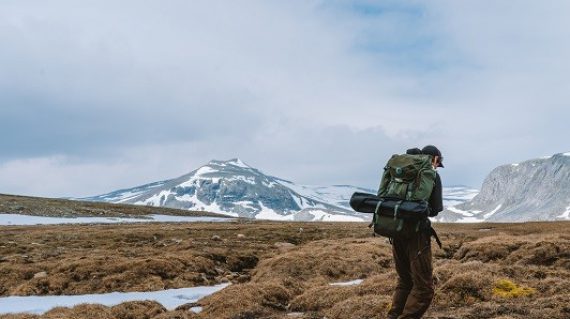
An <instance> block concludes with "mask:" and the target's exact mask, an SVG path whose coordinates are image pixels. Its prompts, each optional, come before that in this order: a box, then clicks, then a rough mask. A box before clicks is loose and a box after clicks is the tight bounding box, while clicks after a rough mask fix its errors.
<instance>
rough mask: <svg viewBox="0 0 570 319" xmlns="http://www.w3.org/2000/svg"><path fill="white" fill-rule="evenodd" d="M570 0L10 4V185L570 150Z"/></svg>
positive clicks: (310, 178) (347, 168)
mask: <svg viewBox="0 0 570 319" xmlns="http://www.w3.org/2000/svg"><path fill="white" fill-rule="evenodd" d="M569 12H570V1H565V0H561V1H517V2H516V3H515V2H513V1H496V0H494V1H480V0H477V1H452V0H450V1H400V0H398V1H372V0H371V1H331V0H323V1H309V0H302V1H292V0H281V1H271V0H260V1H229V0H228V1H215V0H206V1H188V0H181V1H178V0H169V1H158V0H156V1H144V0H136V1H130V0H122V1H104V0H95V1H89V0H83V1H75V0H60V1H58V0H53V1H43V0H38V1H28V0H3V1H1V2H0V44H1V46H2V49H1V50H0V134H1V136H2V138H1V141H2V144H1V149H0V193H12V194H23V195H38V196H56V197H63V196H87V195H96V194H100V193H105V192H108V191H112V190H115V189H119V188H124V187H130V186H135V185H139V184H143V183H147V182H152V181H156V180H162V179H166V178H173V177H177V176H179V175H182V174H185V173H187V172H189V171H191V170H193V169H196V168H198V167H199V166H201V165H203V164H205V163H207V162H208V161H209V160H211V159H222V160H223V159H230V158H233V157H239V158H241V159H242V160H243V161H245V162H246V163H248V164H250V165H251V166H254V167H257V168H259V169H260V170H262V171H264V172H265V173H267V174H271V175H274V176H278V177H281V178H286V179H289V180H292V181H294V182H297V183H303V184H323V185H327V184H353V185H357V186H364V187H371V188H375V187H377V183H378V180H379V176H380V173H381V169H382V167H383V166H384V164H385V162H386V160H387V159H388V157H389V156H390V155H391V154H393V153H398V152H403V151H405V149H407V148H409V147H413V146H419V147H421V146H424V145H425V144H435V145H437V146H438V147H439V148H440V149H441V151H442V152H443V155H444V158H445V160H444V163H445V164H446V168H444V169H442V170H441V171H440V173H441V175H442V179H443V182H444V185H454V184H465V185H469V186H473V187H476V188H479V187H480V186H481V183H482V181H483V179H484V178H485V176H486V174H487V173H488V172H489V171H490V170H491V169H493V168H494V167H496V166H498V165H501V164H505V163H512V162H518V161H522V160H525V159H530V158H536V157H540V156H544V155H552V154H554V153H560V152H566V151H570V142H569V136H570V128H569V127H570V126H569V125H568V122H569V120H570V105H569V104H570V58H569V57H570V41H569V39H570V19H568V16H569Z"/></svg>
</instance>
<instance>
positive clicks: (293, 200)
mask: <svg viewBox="0 0 570 319" xmlns="http://www.w3.org/2000/svg"><path fill="white" fill-rule="evenodd" d="M356 191H360V192H373V191H371V190H368V189H363V188H358V187H354V186H348V185H335V186H328V187H322V186H314V187H313V186H304V185H297V184H294V183H292V182H290V181H287V180H283V179H280V178H276V177H272V176H268V175H265V174H263V173H262V172H261V171H259V170H257V169H255V168H253V167H251V166H249V165H247V164H245V163H244V162H242V161H241V160H239V159H232V160H229V161H216V160H213V161H210V162H209V163H208V164H206V165H204V166H202V167H200V168H198V169H197V170H194V171H192V172H190V173H189V174H186V175H183V176H180V177H178V178H174V179H171V180H166V181H161V182H155V183H151V184H147V185H142V186H138V187H134V188H130V189H122V190H118V191H114V192H111V193H108V194H104V195H99V196H95V197H89V198H83V200H90V201H105V202H112V203H127V204H136V205H147V206H165V207H172V208H180V209H188V210H204V211H209V212H216V213H222V214H226V215H230V216H239V217H248V218H257V219H271V220H303V221H306V220H311V221H313V220H322V221H363V220H368V219H369V218H370V216H369V215H365V214H360V213H356V212H354V211H352V209H350V206H349V205H348V200H349V199H350V196H351V195H352V194H353V193H354V192H356Z"/></svg>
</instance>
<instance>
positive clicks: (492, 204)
mask: <svg viewBox="0 0 570 319" xmlns="http://www.w3.org/2000/svg"><path fill="white" fill-rule="evenodd" d="M437 220H438V221H444V222H481V221H493V222H524V221H541V220H544V221H546V220H570V153H560V154H555V155H553V156H548V157H542V158H539V159H533V160H528V161H525V162H522V163H517V164H509V165H503V166H499V167H497V168H496V169H494V170H493V171H492V172H491V173H490V174H489V175H488V176H487V178H486V179H485V181H484V183H483V187H482V189H481V192H480V193H479V194H478V195H477V196H475V197H474V198H473V199H472V200H471V201H468V202H465V203H463V204H459V205H456V206H454V207H449V208H448V209H447V210H446V211H444V212H442V213H440V214H439V216H438V217H437Z"/></svg>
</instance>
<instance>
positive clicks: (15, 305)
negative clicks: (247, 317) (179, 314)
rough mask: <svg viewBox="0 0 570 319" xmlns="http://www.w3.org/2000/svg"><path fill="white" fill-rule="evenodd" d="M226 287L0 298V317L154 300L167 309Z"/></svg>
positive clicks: (193, 300)
mask: <svg viewBox="0 0 570 319" xmlns="http://www.w3.org/2000/svg"><path fill="white" fill-rule="evenodd" d="M228 285H229V284H220V285H216V286H211V287H193V288H181V289H169V290H161V291H152V292H112V293H107V294H93V295H77V296H26V297H20V296H13V297H1V298H0V314H7V313H23V312H25V313H33V314H38V315H41V314H43V313H45V312H47V311H49V310H51V309H53V308H55V307H70V308H71V307H74V306H77V305H79V304H82V303H90V304H101V305H104V306H107V307H111V306H115V305H118V304H120V303H123V302H129V301H142V300H155V301H157V302H158V303H160V304H162V305H163V306H164V307H165V308H166V309H167V310H174V309H175V308H176V307H178V306H181V305H183V304H186V303H190V302H196V301H198V300H199V299H202V298H204V297H206V296H208V295H211V294H213V293H215V292H217V291H220V290H222V289H224V288H225V287H227V286H228Z"/></svg>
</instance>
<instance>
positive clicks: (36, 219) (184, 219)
mask: <svg viewBox="0 0 570 319" xmlns="http://www.w3.org/2000/svg"><path fill="white" fill-rule="evenodd" d="M227 221H232V219H229V218H222V217H199V216H173V215H147V216H141V218H122V217H46V216H31V215H21V214H0V226H11V225H13V226H30V225H60V224H118V223H149V222H160V223H195V222H227Z"/></svg>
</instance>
